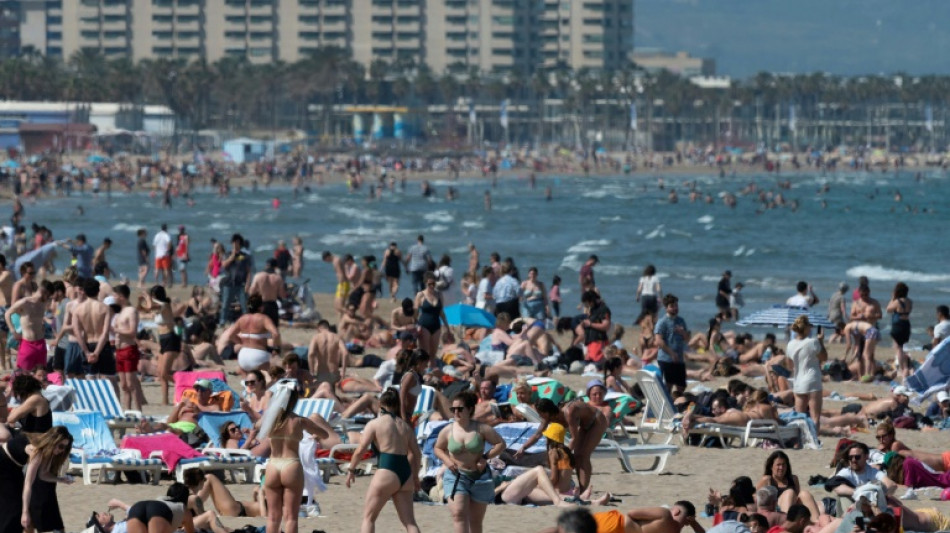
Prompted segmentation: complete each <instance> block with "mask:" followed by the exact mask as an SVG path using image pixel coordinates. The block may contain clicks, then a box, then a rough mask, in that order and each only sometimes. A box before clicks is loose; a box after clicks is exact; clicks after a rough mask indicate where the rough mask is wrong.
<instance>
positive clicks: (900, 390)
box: [891, 385, 910, 396]
mask: <svg viewBox="0 0 950 533" xmlns="http://www.w3.org/2000/svg"><path fill="white" fill-rule="evenodd" d="M891 392H893V393H894V394H899V395H901V396H910V389H908V388H907V387H905V386H903V385H898V386H896V387H894V390H893V391H891Z"/></svg>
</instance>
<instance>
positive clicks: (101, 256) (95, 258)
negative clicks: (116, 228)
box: [92, 237, 112, 275]
mask: <svg viewBox="0 0 950 533" xmlns="http://www.w3.org/2000/svg"><path fill="white" fill-rule="evenodd" d="M109 248H112V239H110V238H108V237H106V238H105V239H102V244H101V245H100V246H99V247H98V248H96V251H95V253H94V254H92V264H93V265H98V264H99V263H107V261H106V251H108V250H109ZM106 275H108V274H106Z"/></svg>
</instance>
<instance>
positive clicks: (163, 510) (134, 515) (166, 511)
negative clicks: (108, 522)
mask: <svg viewBox="0 0 950 533" xmlns="http://www.w3.org/2000/svg"><path fill="white" fill-rule="evenodd" d="M153 518H164V519H165V520H167V521H168V523H169V524H171V523H172V520H174V519H175V516H174V515H173V514H172V510H171V509H170V508H169V507H168V505H166V504H165V503H164V502H160V501H158V500H144V501H140V502H136V503H135V504H134V505H132V507H129V512H128V514H126V519H127V520H138V521H140V522H142V523H143V524H146V525H147V524H148V522H149V520H151V519H153Z"/></svg>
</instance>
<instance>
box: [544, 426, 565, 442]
mask: <svg viewBox="0 0 950 533" xmlns="http://www.w3.org/2000/svg"><path fill="white" fill-rule="evenodd" d="M566 433H567V430H566V429H564V426H562V425H561V424H558V423H557V422H551V423H550V424H548V427H547V429H545V430H544V433H542V435H544V436H545V437H547V439H548V440H553V441H554V442H560V443H561V444H564V435H565V434H566Z"/></svg>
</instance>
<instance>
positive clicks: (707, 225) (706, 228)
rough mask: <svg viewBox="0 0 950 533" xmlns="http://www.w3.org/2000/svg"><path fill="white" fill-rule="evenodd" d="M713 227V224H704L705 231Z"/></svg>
mask: <svg viewBox="0 0 950 533" xmlns="http://www.w3.org/2000/svg"><path fill="white" fill-rule="evenodd" d="M715 227H716V225H715V224H706V226H705V230H706V231H709V230H711V229H713V228H715Z"/></svg>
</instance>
